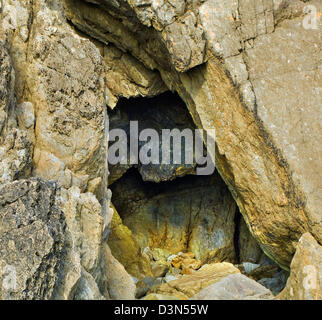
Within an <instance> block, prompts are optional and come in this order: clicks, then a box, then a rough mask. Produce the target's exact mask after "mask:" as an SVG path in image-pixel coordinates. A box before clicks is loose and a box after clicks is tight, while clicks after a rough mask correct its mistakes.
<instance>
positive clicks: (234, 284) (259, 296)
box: [190, 274, 274, 300]
mask: <svg viewBox="0 0 322 320" xmlns="http://www.w3.org/2000/svg"><path fill="white" fill-rule="evenodd" d="M273 298H274V296H273V295H272V293H271V292H270V291H269V290H268V289H266V288H265V287H264V286H262V285H261V284H259V283H257V282H256V281H254V280H252V279H249V278H247V277H246V276H244V275H242V274H232V275H229V276H227V277H225V278H223V279H221V280H220V281H218V282H216V283H214V284H212V285H210V286H208V287H206V288H204V289H203V290H201V291H199V292H198V293H197V294H196V295H194V296H193V297H191V298H190V299H191V300H270V299H273Z"/></svg>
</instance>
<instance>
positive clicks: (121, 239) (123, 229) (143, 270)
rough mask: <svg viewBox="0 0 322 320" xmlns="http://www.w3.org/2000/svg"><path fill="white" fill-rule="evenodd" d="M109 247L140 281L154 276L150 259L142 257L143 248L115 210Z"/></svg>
mask: <svg viewBox="0 0 322 320" xmlns="http://www.w3.org/2000/svg"><path fill="white" fill-rule="evenodd" d="M108 245H109V247H110V248H111V251H112V252H113V255H114V257H115V258H116V259H118V261H119V262H120V263H122V265H123V266H124V267H125V269H126V270H127V271H128V272H129V273H130V274H131V275H132V276H134V277H136V278H138V279H140V278H144V277H145V276H148V275H152V273H151V272H152V271H151V267H150V261H149V259H148V258H147V257H146V256H145V255H142V252H141V248H140V246H139V244H138V243H137V241H136V239H135V237H134V236H133V234H132V232H131V230H130V229H129V228H128V227H127V226H125V225H124V224H123V222H122V219H121V218H120V216H119V214H118V213H117V211H116V210H115V208H114V214H113V219H112V221H111V224H110V235H109V237H108Z"/></svg>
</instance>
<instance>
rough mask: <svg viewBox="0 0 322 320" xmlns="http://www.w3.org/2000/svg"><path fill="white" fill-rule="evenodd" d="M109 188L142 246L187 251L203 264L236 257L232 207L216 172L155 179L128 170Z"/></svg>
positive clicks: (231, 201) (122, 214)
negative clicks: (157, 182)
mask: <svg viewBox="0 0 322 320" xmlns="http://www.w3.org/2000/svg"><path fill="white" fill-rule="evenodd" d="M110 187H111V190H112V191H113V198H114V200H113V203H114V205H115V207H116V208H117V210H118V213H119V214H120V216H121V218H122V220H123V224H124V225H125V226H127V227H128V228H129V229H130V230H131V232H132V234H133V237H134V238H135V239H136V241H137V243H138V244H139V246H140V247H141V248H142V249H143V248H145V247H149V248H151V249H154V248H162V249H167V250H168V251H170V252H172V253H175V254H177V253H179V252H185V251H189V252H193V253H194V254H195V256H196V259H199V260H202V262H204V263H205V262H207V261H209V262H220V261H234V260H235V247H234V232H235V227H234V216H235V209H236V206H235V203H234V201H233V199H232V197H231V195H230V193H229V191H228V190H227V188H226V186H225V184H224V183H223V181H222V180H221V178H220V176H219V175H218V174H217V173H215V174H214V175H212V176H186V177H183V178H180V180H175V181H170V182H165V183H159V184H155V183H151V182H150V183H149V182H143V181H142V178H141V177H140V175H139V173H138V172H137V171H135V170H131V171H129V172H127V173H126V174H125V175H124V176H123V177H122V178H121V179H119V180H118V181H116V182H115V183H114V184H113V185H111V186H110ZM115 249H116V250H118V249H117V247H115ZM124 249H126V250H129V249H130V248H129V247H127V248H124ZM113 252H114V251H113ZM115 254H117V253H115ZM118 254H119V255H122V253H121V252H120V251H119V253H118ZM124 255H127V253H124Z"/></svg>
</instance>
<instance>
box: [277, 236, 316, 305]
mask: <svg viewBox="0 0 322 320" xmlns="http://www.w3.org/2000/svg"><path fill="white" fill-rule="evenodd" d="M277 298H279V299H286V300H321V299H322V247H321V246H320V245H319V244H318V243H317V242H316V240H315V239H314V238H313V237H312V235H310V234H309V233H305V234H304V235H303V236H302V237H301V239H300V241H299V242H298V244H297V248H296V253H295V255H294V258H293V260H292V263H291V274H290V277H289V278H288V280H287V284H286V288H285V289H284V290H283V291H282V292H281V294H280V295H278V297H277Z"/></svg>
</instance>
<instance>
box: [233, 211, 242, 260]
mask: <svg viewBox="0 0 322 320" xmlns="http://www.w3.org/2000/svg"><path fill="white" fill-rule="evenodd" d="M240 222H241V213H240V211H239V208H238V206H236V212H235V217H234V223H235V232H234V247H235V254H236V262H237V263H238V264H239V263H240V243H239V236H240Z"/></svg>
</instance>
